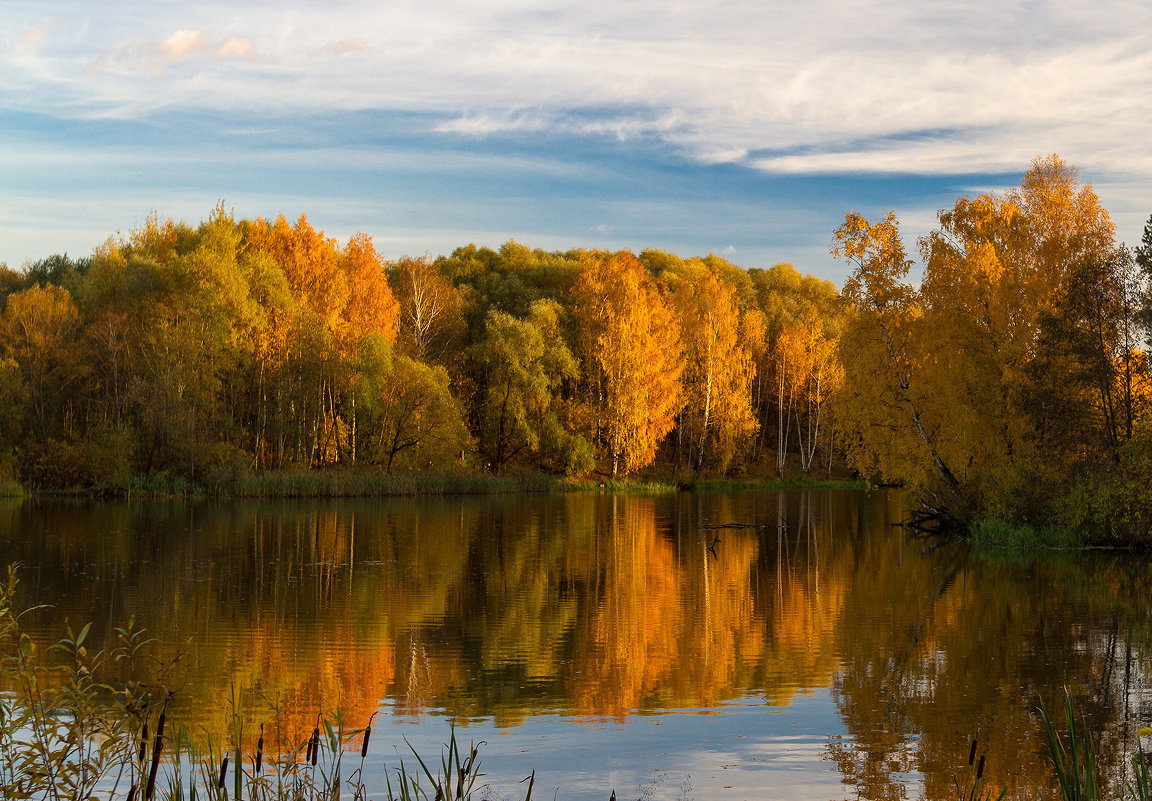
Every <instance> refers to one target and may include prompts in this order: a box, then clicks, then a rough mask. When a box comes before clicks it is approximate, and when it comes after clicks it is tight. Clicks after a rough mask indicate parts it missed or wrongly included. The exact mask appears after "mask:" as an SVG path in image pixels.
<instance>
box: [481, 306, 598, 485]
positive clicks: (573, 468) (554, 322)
mask: <svg viewBox="0 0 1152 801" xmlns="http://www.w3.org/2000/svg"><path fill="white" fill-rule="evenodd" d="M560 316H561V309H560V307H559V305H558V304H556V303H555V302H554V301H549V300H538V301H536V302H535V303H533V304H532V308H531V311H530V313H529V315H528V317H527V319H523V320H520V319H517V318H515V317H513V316H512V315H510V314H506V313H504V312H501V311H496V310H492V311H489V312H488V318H487V325H486V326H485V335H484V338H483V339H482V340H481V341H480V342H479V343H477V344H476V346H475V348H474V358H475V359H476V361H477V362H478V363H479V365H480V370H481V372H482V375H483V387H484V389H483V393H482V400H481V402H480V410H479V419H480V447H481V449H482V451H483V453H484V454H485V456H486V457H487V459H488V461H489V463H490V464H491V467H492V470H493V471H494V472H499V471H500V470H501V469H502V468H503V467H504V465H505V464H507V463H508V462H509V461H511V460H512V459H514V458H516V457H517V456H519V455H521V454H522V453H530V454H534V455H540V456H543V457H544V458H546V459H547V460H549V461H551V462H553V463H558V465H559V466H560V467H562V468H563V469H564V470H565V471H566V472H569V473H582V472H587V471H588V470H589V469H590V468H591V464H590V463H589V460H588V459H587V455H588V454H589V453H590V449H589V448H588V446H587V444H586V443H582V442H573V439H574V435H572V434H571V433H569V432H568V431H567V430H566V429H565V426H564V424H563V422H562V420H561V414H560V412H561V409H560V406H561V403H560V400H559V398H558V397H557V395H558V392H559V391H560V388H561V385H562V384H563V383H564V382H569V383H570V382H574V381H575V380H576V378H577V376H578V368H577V364H576V359H575V358H574V357H573V355H572V352H571V351H570V350H569V349H568V346H567V344H565V342H564V337H563V334H562V332H561V330H560Z"/></svg>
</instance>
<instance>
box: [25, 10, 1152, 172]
mask: <svg viewBox="0 0 1152 801" xmlns="http://www.w3.org/2000/svg"><path fill="white" fill-rule="evenodd" d="M14 5H15V7H16V10H17V12H21V11H22V12H23V15H24V16H31V15H32V14H33V11H32V9H33V8H34V7H35V6H38V4H37V3H32V2H20V1H18V2H16V3H15V4H14ZM1149 8H1150V7H1148V6H1147V5H1146V4H1141V3H1135V2H1127V0H1113V1H1112V2H1105V3H1103V4H1102V5H1101V4H1094V5H1089V4H1087V3H1082V2H1080V0H1073V1H1072V2H1067V3H1061V4H1052V5H1044V6H1036V5H1035V4H1014V3H1005V4H1000V5H998V6H997V7H995V8H990V7H987V6H986V4H984V3H979V2H975V0H972V1H971V2H968V3H960V4H956V5H953V6H950V7H948V8H942V9H935V8H929V7H925V6H924V5H923V4H922V3H919V2H913V0H904V1H903V2H896V3H889V4H886V6H885V8H884V11H883V13H878V12H877V11H875V10H869V9H866V8H864V7H862V6H860V5H859V4H858V3H855V2H851V0H826V1H825V2H822V3H820V4H818V7H811V8H809V7H804V8H800V7H796V6H793V5H792V4H787V5H785V4H777V3H765V4H759V5H757V4H747V3H742V2H736V1H735V0H733V1H732V2H725V1H724V0H720V1H719V2H716V3H710V4H701V5H699V6H685V7H678V8H677V9H676V10H675V13H668V12H667V9H666V8H665V6H664V5H663V4H661V3H657V2H655V0H641V2H638V3H630V4H625V5H624V6H621V5H620V4H609V3H604V2H591V3H585V4H570V3H561V2H555V1H554V0H553V2H539V3H531V2H520V0H498V1H497V2H492V3H484V4H475V3H466V2H463V0H434V1H433V2H431V3H430V4H428V5H426V6H422V7H421V8H420V9H416V8H415V7H414V6H404V5H399V4H394V5H389V6H388V7H384V8H381V7H379V6H378V5H377V4H368V3H357V2H349V3H341V4H338V5H336V6H325V7H322V8H321V7H315V8H312V7H308V6H295V7H289V9H288V10H287V11H281V10H279V9H272V8H270V7H268V6H265V5H263V4H261V3H255V4H254V3H246V2H242V1H241V2H237V3H235V4H228V5H223V4H207V5H203V6H198V7H197V8H196V9H195V10H192V9H190V8H188V7H179V6H174V7H172V11H173V13H174V14H175V13H179V14H180V16H179V17H176V16H172V17H167V18H166V17H164V16H163V15H158V16H157V18H156V19H152V20H150V21H148V22H144V21H141V20H139V19H138V18H136V17H135V16H131V15H124V14H121V15H117V14H115V13H109V14H108V15H107V17H108V19H107V20H106V19H105V18H104V17H103V16H102V12H104V11H107V10H108V9H107V8H106V7H105V5H104V4H102V3H99V2H97V3H93V4H91V5H89V6H88V7H87V11H86V13H87V14H88V16H87V18H77V15H75V14H70V15H68V16H67V17H66V19H67V20H68V22H67V25H69V26H71V27H72V28H73V29H75V30H77V31H79V30H81V29H82V30H83V31H84V33H82V34H78V37H79V38H78V41H77V40H73V41H71V42H69V44H68V46H69V47H70V48H72V49H73V50H74V51H76V52H83V51H84V50H85V49H87V50H88V51H90V52H91V51H94V52H93V55H92V56H91V61H90V63H91V65H92V69H90V70H89V72H90V78H91V80H89V81H86V82H76V81H72V80H68V79H67V76H65V75H61V76H60V80H58V81H56V82H54V84H53V85H52V86H51V87H49V88H50V89H51V92H52V94H53V95H55V96H56V97H57V98H58V100H59V107H60V108H61V109H71V110H73V112H72V113H75V110H82V109H86V110H87V111H88V113H96V114H107V113H112V114H119V115H129V114H145V113H148V112H149V110H151V109H155V108H158V107H163V106H168V105H180V106H183V107H202V108H203V107H208V108H213V109H217V110H220V109H223V110H227V109H234V108H245V109H251V108H259V107H261V106H264V107H266V108H271V109H276V110H282V109H284V108H285V107H286V106H289V107H295V108H298V109H299V110H301V111H304V112H308V113H323V112H324V111H325V110H327V109H350V108H355V109H373V108H375V109H397V110H404V111H417V112H427V113H434V114H440V115H442V120H441V122H440V123H439V124H438V125H437V126H436V130H437V131H439V132H441V133H449V134H463V135H470V136H498V135H505V134H518V133H525V132H549V133H562V134H565V135H576V136H612V137H616V138H619V139H630V138H638V137H654V138H656V139H659V140H662V141H666V142H667V143H668V144H670V145H671V146H673V147H675V148H677V149H678V150H679V151H680V152H681V153H682V154H683V155H685V156H686V157H689V158H692V159H695V160H698V161H700V162H702V163H724V162H732V163H743V164H749V165H752V166H755V167H756V168H758V169H764V170H770V171H780V172H783V173H795V172H798V171H801V172H802V171H808V170H821V171H825V170H831V171H858V170H877V171H881V172H884V171H889V170H891V169H895V168H896V166H897V165H899V164H900V163H901V162H904V163H906V164H908V165H910V166H912V167H913V168H914V169H927V170H941V169H942V170H944V171H946V172H951V171H963V170H967V171H981V170H983V171H987V170H998V169H1002V168H1003V167H1004V165H1005V163H1008V162H1011V163H1012V164H1019V161H1018V155H1019V152H1026V153H1032V154H1035V153H1036V152H1038V145H1040V144H1042V143H1041V142H1040V141H1037V140H1050V141H1052V142H1053V143H1054V144H1056V145H1059V146H1060V148H1061V150H1062V151H1063V152H1066V154H1067V155H1068V156H1069V157H1070V158H1073V159H1076V160H1078V161H1080V162H1082V163H1089V162H1091V163H1092V164H1093V165H1094V166H1098V167H1099V168H1101V169H1110V170H1121V169H1129V168H1133V167H1137V168H1139V169H1141V170H1143V169H1146V166H1145V165H1144V164H1143V161H1144V159H1142V158H1141V156H1142V154H1143V153H1144V152H1145V151H1146V150H1147V148H1145V147H1144V146H1143V137H1138V136H1137V134H1138V133H1139V132H1140V131H1142V130H1144V129H1145V128H1146V123H1147V112H1146V110H1147V108H1149V107H1152V84H1150V83H1149V82H1148V81H1147V80H1146V79H1145V76H1147V75H1149V74H1152V38H1150V37H1152V33H1150V31H1152V11H1150V10H1149ZM36 13H37V14H38V17H37V18H39V17H41V16H42V12H36ZM221 21H226V23H227V24H226V25H220V22H221ZM205 23H213V24H205ZM164 27H166V28H167V30H164V29H163V28H164ZM27 30H29V31H30V30H32V28H31V27H29V28H28V29H27ZM350 30H354V31H356V32H357V35H356V36H355V37H353V38H349V37H348V36H347V35H339V34H340V33H341V32H347V31H350ZM77 45H79V47H77ZM257 54H259V64H256V63H255V60H256V55H257ZM351 54H356V55H357V57H358V62H357V69H355V70H349V69H347V67H346V65H344V64H343V63H341V62H342V57H346V56H348V55H351ZM325 61H327V65H326V64H325ZM51 64H52V65H53V66H54V68H55V69H57V70H59V71H63V72H66V71H67V70H68V69H69V68H70V64H71V60H69V59H63V58H57V59H55V60H53V61H52V62H51ZM193 64H194V65H195V67H194V69H192V70H191V71H189V70H188V69H184V70H183V72H182V75H181V78H180V79H179V80H173V79H172V78H171V76H169V75H167V74H166V71H167V70H168V69H169V68H170V67H173V66H176V65H180V66H182V67H188V66H189V65H193ZM41 66H42V67H43V66H44V65H43V64H42V65H41ZM162 73H165V74H162ZM204 79H212V80H213V81H215V85H214V89H215V91H214V92H212V93H205V92H204V91H203V80H204ZM44 88H45V87H44V82H43V81H30V82H29V83H28V84H27V88H26V90H25V91H24V92H23V93H21V94H22V95H23V97H19V96H17V97H9V98H8V99H9V102H12V103H16V104H20V103H21V101H23V102H24V103H25V104H28V105H31V102H32V99H33V97H34V96H35V93H36V91H37V90H38V89H39V90H43V89H44ZM289 88H290V91H287V90H288V89H289ZM917 130H951V131H955V132H956V133H955V134H952V135H946V136H941V137H939V138H938V139H937V140H936V141H935V142H933V143H932V144H931V145H929V144H925V143H923V142H917V141H914V140H909V141H898V140H894V139H891V137H893V136H898V135H901V134H905V133H908V132H913V131H917ZM990 130H991V131H996V132H999V133H998V141H997V142H996V147H988V148H983V149H982V148H980V147H974V146H973V145H972V141H971V140H972V139H974V138H977V137H978V136H979V135H982V132H985V131H990ZM969 134H971V135H969ZM884 137H888V138H889V141H887V142H886V143H885V145H884V146H883V147H882V148H877V147H875V146H873V145H872V144H870V143H871V142H873V141H875V140H877V139H879V138H884ZM849 142H864V143H866V144H865V145H864V146H862V147H851V146H847V147H846V146H844V145H845V143H849ZM1003 142H1010V143H1012V142H1015V143H1018V144H1017V145H1016V146H1015V147H1012V148H1010V150H1009V151H1005V150H1004V149H1003V148H1001V147H1000V145H1001V144H1002V143H1003ZM802 148H815V151H814V152H812V153H807V154H798V153H788V152H787V151H795V150H798V149H802ZM764 151H773V152H776V153H778V154H781V155H776V156H769V157H757V156H756V155H749V154H756V153H757V152H764ZM962 159H963V160H968V161H967V163H966V164H965V165H964V166H957V165H958V163H959V162H960V161H961V160H962ZM972 159H975V160H976V161H972Z"/></svg>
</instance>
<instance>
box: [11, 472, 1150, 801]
mask: <svg viewBox="0 0 1152 801" xmlns="http://www.w3.org/2000/svg"><path fill="white" fill-rule="evenodd" d="M901 514H902V508H901V500H900V497H899V496H898V495H896V494H889V495H879V496H865V495H863V494H856V493H833V492H792V493H775V492H771V493H767V492H748V493H737V494H714V495H712V494H699V495H693V494H681V495H668V496H658V497H642V496H627V497H625V496H592V495H569V496H560V497H526V498H514V499H509V498H471V499H463V500H460V499H455V500H412V499H399V500H389V501H355V502H352V501H333V502H327V503H304V502H300V503H241V504H229V505H217V504H190V505H185V504H85V503H61V502H46V501H24V502H10V503H5V504H2V505H0V555H2V556H3V560H4V561H6V562H13V561H19V562H21V563H23V565H24V567H23V569H22V582H23V583H22V592H23V594H24V598H25V600H26V601H27V602H29V603H38V602H46V603H52V604H54V608H53V610H51V611H50V612H45V613H42V614H39V615H38V616H37V617H36V618H35V619H34V621H33V625H34V628H35V631H36V632H38V634H39V636H41V637H42V638H44V639H45V640H46V641H47V640H49V639H55V637H56V636H58V635H59V632H60V627H61V625H62V621H63V620H64V619H69V620H71V621H74V622H77V621H86V620H90V619H92V620H94V621H95V625H94V626H93V633H92V635H91V636H93V637H97V638H100V637H103V638H104V642H105V643H106V644H107V645H111V640H110V638H111V636H112V628H113V627H114V626H115V625H120V624H122V623H123V622H124V621H125V620H127V619H128V617H129V616H131V615H135V616H136V618H137V622H138V624H139V625H143V626H145V627H146V628H147V629H148V630H149V631H150V632H151V633H152V635H153V636H155V637H156V638H157V639H158V640H159V641H160V642H162V643H164V644H165V649H166V651H167V653H174V652H175V651H176V650H182V651H183V653H184V657H183V661H182V667H181V671H182V672H181V676H182V678H181V679H179V681H178V692H177V695H176V709H175V710H174V717H176V716H178V717H180V718H182V719H184V720H187V721H190V722H194V723H195V725H199V726H203V727H205V728H206V729H208V730H209V731H210V732H213V733H215V735H216V736H218V737H223V736H225V733H226V732H227V731H228V730H229V720H230V717H229V716H230V710H229V709H228V708H227V705H222V704H219V703H218V700H219V699H221V698H229V697H232V695H233V689H235V690H236V693H237V695H238V697H239V698H240V705H241V706H242V707H243V711H245V713H246V714H247V715H248V717H249V718H250V720H251V721H252V722H253V723H255V722H258V721H261V720H266V719H267V718H268V714H269V712H268V705H269V704H270V703H273V704H276V705H278V706H280V707H281V708H282V709H283V710H284V711H285V712H284V716H283V722H284V726H285V727H286V729H285V731H284V734H286V735H287V736H288V737H291V738H294V739H295V738H299V737H302V736H303V732H305V731H309V730H310V729H311V727H312V725H313V723H314V720H315V714H316V711H317V710H318V709H333V708H335V707H337V706H339V707H340V708H341V709H342V710H343V712H344V715H345V717H346V719H347V720H348V721H349V725H352V726H359V725H363V723H364V722H365V721H366V720H367V718H368V716H369V715H370V714H371V713H372V712H373V711H375V710H376V709H377V708H378V706H379V705H380V703H381V702H384V703H386V705H387V706H388V708H389V709H390V710H391V711H392V712H393V713H394V715H397V716H400V717H402V718H413V719H419V718H420V717H421V716H424V715H426V714H428V713H430V712H431V713H434V714H441V713H444V714H449V715H452V716H454V717H455V718H456V719H459V720H462V721H468V720H474V719H477V718H486V719H491V720H493V721H494V723H495V725H496V726H497V727H500V728H502V729H503V730H506V731H507V730H513V729H515V728H526V727H528V724H530V723H531V721H533V720H537V719H544V717H545V716H547V717H548V719H553V718H559V719H565V720H572V721H589V720H593V721H600V722H604V721H609V722H616V723H617V724H623V723H628V721H633V720H634V716H635V715H636V714H643V713H654V712H661V713H666V712H676V713H677V714H681V713H683V712H687V711H692V710H707V709H715V708H716V707H719V706H721V705H723V704H725V703H727V702H731V701H734V700H735V699H743V700H742V701H741V703H748V702H749V701H748V699H753V700H752V701H751V702H753V703H763V704H767V705H769V706H770V707H773V708H776V709H789V708H796V707H797V704H798V701H799V699H800V698H801V697H805V696H820V695H821V694H826V695H827V696H828V697H830V698H831V700H832V702H833V703H834V704H835V707H834V708H835V711H836V712H837V719H836V721H835V724H834V725H828V726H826V727H825V728H826V729H827V731H824V732H823V734H824V735H825V736H827V737H828V740H827V741H826V743H825V745H824V747H823V748H822V749H821V751H822V756H823V758H824V759H825V760H827V763H826V764H828V765H831V766H834V767H835V769H836V770H837V771H838V772H839V774H840V776H841V778H842V780H843V782H844V793H845V794H846V795H856V796H859V797H864V798H870V799H882V798H904V797H908V796H919V795H921V794H923V795H925V796H927V797H929V798H946V797H950V796H952V795H954V792H953V787H952V782H953V777H954V774H956V773H958V772H959V769H960V767H961V766H962V763H963V761H964V760H965V759H966V757H967V751H968V745H967V743H968V737H969V736H970V735H971V734H978V736H979V738H980V742H981V750H986V751H987V752H988V754H989V770H988V775H989V777H990V778H991V781H992V783H993V784H994V785H996V786H1000V785H1003V786H1006V787H1008V788H1009V789H1010V791H1011V792H1012V793H1013V794H1016V795H1026V794H1027V793H1028V792H1029V788H1030V787H1031V785H1030V784H1029V783H1028V782H1029V780H1034V781H1036V782H1038V783H1039V784H1040V786H1041V787H1045V786H1048V785H1049V780H1048V776H1047V773H1048V772H1047V769H1046V767H1045V766H1044V764H1043V761H1042V759H1041V757H1040V756H1039V755H1040V752H1041V749H1042V744H1041V741H1040V739H1039V726H1038V719H1037V715H1036V712H1035V706H1036V703H1037V701H1038V699H1039V698H1044V699H1046V700H1048V701H1049V703H1050V704H1055V703H1056V702H1057V701H1058V699H1059V697H1060V694H1061V693H1062V688H1063V687H1064V686H1068V687H1070V688H1072V689H1073V691H1074V692H1075V693H1076V695H1077V698H1078V699H1079V700H1080V705H1081V709H1082V711H1084V713H1085V714H1086V715H1087V717H1088V720H1089V723H1090V726H1091V727H1092V728H1093V729H1094V730H1095V731H1098V732H1101V733H1102V736H1103V742H1102V743H1101V748H1100V750H1101V753H1102V754H1110V755H1113V756H1114V757H1120V756H1123V755H1124V754H1125V752H1126V749H1128V750H1130V749H1131V747H1132V744H1133V743H1134V740H1133V737H1132V735H1133V733H1134V731H1135V729H1136V728H1137V727H1138V726H1140V725H1149V721H1150V719H1152V704H1150V703H1149V698H1150V696H1149V692H1148V684H1147V676H1148V675H1149V666H1150V660H1149V655H1150V653H1152V643H1150V642H1149V640H1150V637H1152V634H1150V632H1152V609H1150V606H1152V605H1150V604H1149V603H1148V590H1147V588H1148V586H1149V578H1150V573H1152V569H1150V566H1149V563H1148V562H1147V561H1143V560H1136V559H1132V558H1129V557H1115V556H1109V555H1103V556H1101V555H1092V556H1088V557H1086V556H1084V555H1077V556H1075V557H1070V558H1046V557H1045V558H1041V557H1035V556H1029V557H1022V558H1020V559H1019V560H1015V561H1013V560H1003V559H1001V560H998V561H993V560H989V559H981V558H976V557H973V556H972V555H971V554H970V553H968V552H967V551H966V550H965V549H964V548H962V547H960V546H951V547H941V548H935V549H931V548H926V545H927V544H926V543H925V542H923V541H920V540H915V539H912V538H910V537H909V536H907V535H906V534H905V533H904V532H903V531H901V530H900V529H899V528H894V527H893V526H892V525H891V522H892V521H896V520H899V519H900V517H901ZM717 538H718V541H715V540H717ZM572 725H579V723H575V724H572ZM630 725H633V726H635V725H636V724H635V723H632V724H630ZM250 730H255V726H254V725H253V726H250ZM807 758H808V759H809V760H811V759H812V757H811V756H810V755H809V757H807ZM1113 761H1114V762H1116V763H1117V764H1119V760H1118V759H1114V760H1113ZM724 786H727V785H724ZM704 795H705V796H707V795H708V794H707V793H704Z"/></svg>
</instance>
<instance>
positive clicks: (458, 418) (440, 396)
mask: <svg viewBox="0 0 1152 801" xmlns="http://www.w3.org/2000/svg"><path fill="white" fill-rule="evenodd" d="M393 364H394V369H393V372H392V380H391V381H389V382H388V384H387V386H386V387H385V388H384V389H383V391H382V392H381V394H380V395H379V397H378V398H377V400H376V401H375V403H374V404H373V408H372V410H371V413H370V417H369V419H368V420H365V421H364V423H363V425H364V426H366V427H367V428H368V429H369V432H370V433H366V437H370V438H371V439H370V441H369V442H366V443H365V450H367V451H368V452H369V458H370V459H371V460H372V461H375V462H376V463H378V464H381V465H383V466H384V468H385V469H386V470H388V471H391V470H392V469H393V468H394V467H398V466H401V465H404V466H407V467H410V468H414V469H423V468H427V467H435V468H444V467H448V466H450V465H452V464H454V463H458V462H459V460H460V458H461V456H462V455H463V454H464V453H465V452H466V451H467V450H468V448H469V446H470V438H469V436H468V428H467V426H466V425H465V424H464V414H463V410H462V408H461V407H460V404H459V402H457V400H456V399H455V398H454V397H452V393H451V391H450V390H449V381H448V372H447V370H445V369H444V368H443V367H441V366H439V365H428V364H424V363H423V362H418V361H415V360H414V359H410V358H408V357H407V356H402V355H400V356H396V357H395V359H394V361H393Z"/></svg>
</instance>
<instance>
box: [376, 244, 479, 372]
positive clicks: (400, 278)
mask: <svg viewBox="0 0 1152 801" xmlns="http://www.w3.org/2000/svg"><path fill="white" fill-rule="evenodd" d="M389 278H390V281H391V283H392V288H393V291H394V292H395V295H396V299H397V301H398V302H399V308H400V322H399V332H400V333H399V341H398V347H399V349H400V351H401V352H403V353H406V354H408V355H410V356H412V357H414V358H418V359H429V360H432V361H441V360H443V359H445V357H446V356H448V353H449V350H450V349H451V348H452V347H453V345H454V344H457V345H458V344H459V338H460V336H461V334H462V326H463V318H462V304H461V301H460V297H459V295H458V294H457V293H456V290H455V288H454V287H453V286H452V283H451V282H450V281H449V280H448V279H447V278H445V277H444V276H443V275H441V273H440V270H439V269H438V268H437V266H436V265H435V264H433V263H432V262H431V261H430V260H429V259H428V258H427V257H426V256H422V257H420V258H412V257H408V256H405V257H404V258H402V259H399V260H398V261H396V262H395V263H394V264H392V265H391V266H390V268H389Z"/></svg>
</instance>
